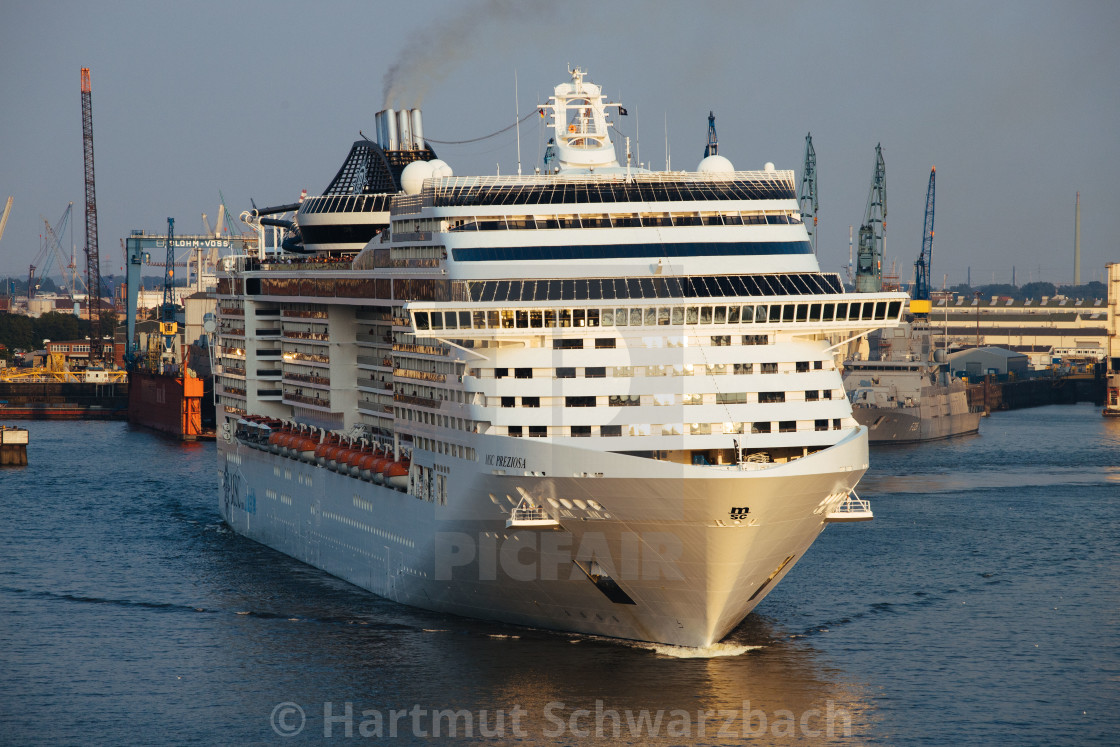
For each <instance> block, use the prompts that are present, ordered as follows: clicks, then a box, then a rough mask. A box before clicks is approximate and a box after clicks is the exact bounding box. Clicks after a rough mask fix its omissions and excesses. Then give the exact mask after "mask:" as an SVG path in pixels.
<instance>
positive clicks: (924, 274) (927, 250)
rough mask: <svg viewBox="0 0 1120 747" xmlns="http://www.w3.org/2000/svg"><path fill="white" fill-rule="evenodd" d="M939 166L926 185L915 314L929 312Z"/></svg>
mask: <svg viewBox="0 0 1120 747" xmlns="http://www.w3.org/2000/svg"><path fill="white" fill-rule="evenodd" d="M936 177H937V167H936V166H934V167H933V168H931V169H930V170H929V186H928V187H926V218H925V224H924V226H923V228H922V251H921V253H920V254H918V261H917V262H915V263H914V292H913V293H912V294H911V295H912V298H911V301H910V311H911V313H913V314H914V315H915V316H923V317H924V316H926V315H928V314H929V311H930V308H931V304H930V298H929V277H930V275H929V273H930V264H931V260H932V257H933V203H934V195H935V193H936V186H937V184H936Z"/></svg>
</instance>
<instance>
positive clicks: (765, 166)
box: [762, 161, 774, 171]
mask: <svg viewBox="0 0 1120 747" xmlns="http://www.w3.org/2000/svg"><path fill="white" fill-rule="evenodd" d="M762 170H763V171H773V170H774V163H773V162H772V161H767V162H766V163H765V164H763V166H762Z"/></svg>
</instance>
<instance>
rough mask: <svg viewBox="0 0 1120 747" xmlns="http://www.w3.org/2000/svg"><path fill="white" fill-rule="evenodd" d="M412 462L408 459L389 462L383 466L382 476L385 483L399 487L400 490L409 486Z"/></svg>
mask: <svg viewBox="0 0 1120 747" xmlns="http://www.w3.org/2000/svg"><path fill="white" fill-rule="evenodd" d="M409 466H410V463H409V462H408V461H407V460H404V461H400V462H389V464H387V465H385V466H384V467H383V468H382V472H381V476H382V478H383V479H384V480H385V484H386V485H388V486H390V487H394V488H397V489H398V490H406V489H407V488H408V468H409Z"/></svg>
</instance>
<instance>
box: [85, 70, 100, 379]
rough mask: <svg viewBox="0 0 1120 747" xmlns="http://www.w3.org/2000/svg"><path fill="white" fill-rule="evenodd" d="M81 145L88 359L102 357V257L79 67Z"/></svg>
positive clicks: (88, 107)
mask: <svg viewBox="0 0 1120 747" xmlns="http://www.w3.org/2000/svg"><path fill="white" fill-rule="evenodd" d="M82 145H83V147H84V150H85V157H86V288H88V289H89V294H88V295H87V299H88V301H87V307H88V308H89V361H90V363H95V362H98V361H102V360H104V358H105V346H104V343H103V342H102V340H101V258H100V257H99V256H98V252H97V193H96V191H95V190H94V184H93V104H92V102H91V100H90V87H89V68H88V67H83V68H82Z"/></svg>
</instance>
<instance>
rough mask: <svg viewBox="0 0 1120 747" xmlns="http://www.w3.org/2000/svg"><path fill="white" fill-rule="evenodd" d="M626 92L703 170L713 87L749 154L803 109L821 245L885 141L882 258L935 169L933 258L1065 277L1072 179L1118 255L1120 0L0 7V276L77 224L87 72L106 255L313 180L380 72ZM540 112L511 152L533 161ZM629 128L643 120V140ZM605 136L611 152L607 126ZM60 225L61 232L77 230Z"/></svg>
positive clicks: (457, 136)
mask: <svg viewBox="0 0 1120 747" xmlns="http://www.w3.org/2000/svg"><path fill="white" fill-rule="evenodd" d="M569 63H570V64H572V65H579V66H581V67H583V68H584V69H585V70H588V71H589V77H590V79H591V80H592V81H593V82H595V83H599V84H601V85H603V86H604V89H605V90H606V91H607V92H608V93H609V94H610V95H611V96H612V98H616V99H617V100H620V101H621V102H622V104H623V106H625V107H626V108H627V109H628V110H629V116H627V117H625V118H618V126H619V128H620V129H621V130H622V131H623V132H625V133H627V134H629V135H631V136H632V137H633V138H635V139H636V140H640V142H639V143H638V145H637V146H635V147H636V149H637V150H638V151H639V153H640V157H641V160H642V161H643V162H646V163H647V164H649V165H651V166H652V167H654V168H658V169H660V168H663V167H664V166H665V152H666V140H667V141H668V149H669V153H670V157H671V164H672V166H673V168H675V169H690V170H691V169H694V168H695V167H696V164H697V162H698V161H699V160H700V157H701V155H702V153H703V146H704V142H705V138H706V130H707V116H708V111H709V110H714V112H715V114H716V126H717V129H718V132H719V138H720V154H721V155H726V156H727V157H728V158H730V159H731V161H732V162H733V163H734V164H735V166H736V167H737V168H741V169H753V168H760V167H761V166H762V164H763V163H765V162H766V161H772V162H774V163H775V164H776V166H777V167H778V168H779V169H793V170H795V171H796V173H797V178H798V180H800V177H801V170H802V162H803V153H804V147H805V134H806V133H807V132H810V131H811V132H812V134H813V143H814V146H815V148H816V154H817V170H818V174H819V183H820V205H821V207H820V237H819V246H818V248H819V256H820V260H821V265H822V267H823V268H824V269H826V270H840V269H841V267H842V266H844V265H846V264H847V260H848V226H849V225H853V224H854V225H855V226H856V227H857V229H858V226H859V224H860V222H861V220H862V218H863V214H864V210H865V207H866V202H867V193H868V188H869V186H870V180H871V173H872V168H873V165H874V148H875V145H876V143H882V146H883V154H884V158H885V160H886V165H887V207H888V216H887V241H886V245H887V264H888V265H889V264H890V263H891V261H892V260H894V261H897V263H898V266H899V274H900V275H901V276H902V277H903V279H904V280H906V279H908V278H909V277H910V275H911V273H912V271H913V262H914V260H915V258H916V257H917V255H918V252H919V250H920V247H921V234H922V219H923V211H924V208H925V192H926V185H927V182H928V178H929V169H930V167H931V166H933V165H936V166H937V210H936V225H935V229H936V238H935V241H934V250H933V270H932V277H931V280H932V281H933V283H934V285H935V287H940V286H941V284H942V280H943V277H944V275H945V274H948V281H949V284H950V285H952V284H955V283H959V282H963V281H964V280H965V278H966V273H967V271H968V268H969V267H971V270H972V281H973V283H974V284H976V285H979V284H983V283H989V282H993V281H994V282H1010V281H1011V277H1012V266H1015V268H1016V280H1017V281H1018V283H1019V284H1020V285H1021V284H1024V283H1026V282H1029V281H1031V280H1039V279H1040V278H1041V279H1042V280H1048V281H1051V282H1056V283H1068V282H1071V281H1072V278H1073V237H1074V195H1075V193H1076V192H1077V191H1080V192H1081V247H1082V282H1088V281H1089V280H1093V279H1100V276H1101V274H1102V273H1103V271H1104V265H1105V263H1106V262H1109V261H1120V206H1118V200H1117V184H1116V182H1117V174H1118V173H1120V137H1118V133H1120V3H1117V2H1114V1H1112V0H1100V1H1099V2H1092V1H1088V0H1063V1H1061V2H1058V1H1054V2H1033V1H1030V0H1012V1H1003V0H985V1H984V2H976V1H975V0H968V1H963V2H936V3H913V2H894V1H883V2H844V1H836V2H827V1H821V2H795V1H791V0H781V1H780V2H778V1H773V2H770V1H768V2H704V1H702V0H692V1H691V2H679V3H678V2H657V1H649V2H641V1H639V0H618V1H611V0H601V1H600V2H589V1H587V0H566V1H565V2H539V1H538V0H408V1H407V2H352V3H351V2H330V1H327V2H314V3H312V2H302V3H293V2H242V1H241V0H232V1H227V2H199V1H197V0H192V1H191V2H181V1H179V2H151V1H148V0H145V1H144V2H130V1H129V0H122V1H120V2H113V3H98V2H88V1H83V2H57V1H53V0H34V1H30V2H28V1H24V0H3V2H0V209H2V201H3V200H4V199H6V197H7V196H8V195H13V196H14V198H15V201H14V204H13V208H12V213H11V218H10V220H9V222H8V226H7V231H6V232H5V234H4V236H3V238H2V239H0V275H6V274H12V275H16V276H26V273H27V266H28V264H30V263H31V262H33V261H34V259H35V256H36V254H38V253H39V251H40V247H41V239H40V235H41V233H42V232H43V220H42V219H43V218H44V217H45V218H47V219H48V220H49V221H50V222H51V223H52V224H54V223H55V222H56V221H58V219H59V218H60V217H61V215H62V214H63V212H64V211H65V209H66V205H67V203H69V202H73V203H74V213H73V219H72V225H73V234H72V236H73V242H74V243H75V244H77V247H78V252H79V254H78V264H79V265H80V266H84V257H83V255H82V254H81V252H82V249H83V248H84V243H85V238H84V237H85V232H84V225H85V224H84V221H85V218H84V205H85V196H84V180H83V151H82V122H81V96H80V75H79V70H80V68H81V67H83V66H85V67H89V68H91V70H92V73H91V75H92V88H93V131H94V141H95V156H96V176H97V206H98V213H99V237H100V240H99V245H100V249H101V258H102V272H103V273H106V274H108V273H118V272H120V269H119V268H120V266H121V262H122V259H121V249H120V239H121V238H122V237H124V236H127V235H128V232H129V230H130V229H134V228H139V229H145V230H147V231H149V232H154V233H162V232H165V231H166V227H167V217H168V216H171V217H174V218H175V220H176V224H175V225H176V233H180V234H181V233H198V232H201V229H202V218H201V214H202V213H207V214H208V215H209V216H210V220H211V221H213V220H214V218H215V216H216V213H217V208H218V192H219V190H221V192H222V193H223V194H224V195H225V199H226V203H227V205H228V206H229V208H230V209H231V210H232V211H233V212H234V213H235V214H236V213H240V212H241V211H242V210H244V209H246V208H249V207H250V202H249V201H250V199H253V200H255V201H256V204H257V205H258V206H265V205H275V204H282V203H286V202H293V201H295V200H296V199H298V197H299V193H300V190H301V189H304V188H306V189H307V190H308V192H309V193H310V194H316V193H318V192H321V191H322V190H323V189H324V188H325V187H326V186H327V184H328V183H329V182H330V180H331V178H332V177H333V176H334V174H335V172H336V171H337V169H338V167H339V166H340V165H341V163H342V161H343V159H344V158H345V156H346V154H347V152H348V151H349V147H350V144H351V143H352V142H353V141H354V140H357V139H358V138H359V134H358V131H359V130H364V131H365V132H366V133H367V134H368V133H370V132H371V131H372V129H373V127H372V125H373V115H374V113H375V112H377V111H378V110H380V109H381V108H383V106H384V104H385V90H386V74H387V72H388V71H390V70H395V75H394V76H393V81H394V85H393V90H395V91H396V92H397V93H396V100H395V102H394V103H395V104H396V105H397V106H409V105H414V104H417V103H419V104H420V105H422V107H423V110H424V127H425V132H426V134H427V135H429V136H431V137H432V138H436V139H440V140H463V139H467V138H472V137H477V136H480V135H484V134H487V133H490V132H494V131H496V130H498V129H500V128H502V127H505V126H506V125H508V124H511V123H512V122H513V121H514V116H515V114H514V112H515V95H514V79H515V76H516V80H517V91H518V94H519V95H518V97H517V101H516V108H517V109H518V110H519V111H520V112H522V113H527V112H529V111H531V109H532V108H533V107H535V105H536V103H537V102H538V101H544V100H545V99H546V98H547V95H548V93H549V92H550V91H551V90H552V87H553V86H554V85H556V84H557V83H560V82H564V81H565V80H566V78H567V73H566V69H567V65H568V64H569ZM538 121H539V120H538V119H535V118H534V119H530V120H529V121H528V122H527V123H526V124H525V125H523V126H522V128H521V154H522V155H521V158H522V168H523V169H524V170H525V171H526V172H528V171H530V170H531V168H532V167H533V166H534V165H536V164H538V163H540V154H541V148H542V133H541V131H540V128H539V126H538ZM639 135H640V138H638V136H639ZM435 147H436V150H437V153H438V154H439V156H440V157H442V158H443V159H444V160H446V161H448V162H449V163H450V164H451V166H452V167H453V168H454V170H455V173H456V174H457V175H469V174H480V173H481V174H492V173H494V172H495V171H496V170H497V169H499V168H500V170H501V173H503V174H508V173H514V172H516V169H517V150H516V137H515V134H514V132H513V131H512V130H511V131H510V132H509V133H506V134H505V135H503V136H500V137H497V138H493V139H490V140H486V141H483V142H480V143H475V144H472V145H465V146H438V145H437V146H435ZM619 152H620V155H621V153H622V147H621V145H620V147H619ZM70 242H71V234H70V232H67V235H66V236H65V237H64V238H63V243H64V244H66V245H67V246H69V244H70Z"/></svg>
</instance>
